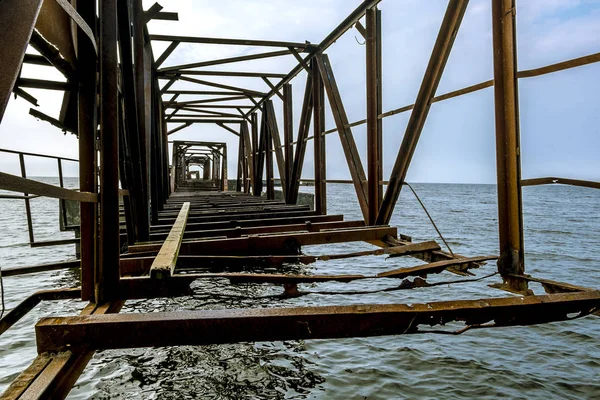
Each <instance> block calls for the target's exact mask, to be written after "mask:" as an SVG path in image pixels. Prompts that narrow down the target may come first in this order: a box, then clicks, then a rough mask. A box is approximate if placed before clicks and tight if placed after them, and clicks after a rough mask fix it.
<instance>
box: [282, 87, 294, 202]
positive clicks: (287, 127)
mask: <svg viewBox="0 0 600 400" xmlns="http://www.w3.org/2000/svg"><path fill="white" fill-rule="evenodd" d="M292 106H293V104H292V85H291V84H289V83H286V84H285V85H283V143H284V153H285V157H284V158H285V184H286V185H287V187H286V188H285V189H286V190H284V192H285V194H286V196H285V197H286V198H285V202H286V203H288V204H289V203H290V188H291V187H292V183H291V179H292V167H293V165H294V146H293V145H292V142H293V141H294V113H293V108H292Z"/></svg>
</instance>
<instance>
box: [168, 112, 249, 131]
mask: <svg viewBox="0 0 600 400" xmlns="http://www.w3.org/2000/svg"><path fill="white" fill-rule="evenodd" d="M179 110H183V111H190V112H192V114H179V116H180V117H192V116H202V115H206V114H208V115H214V116H216V117H232V118H238V117H240V114H233V113H225V112H221V111H210V110H205V109H203V108H193V107H181V108H179ZM236 133H237V132H236Z"/></svg>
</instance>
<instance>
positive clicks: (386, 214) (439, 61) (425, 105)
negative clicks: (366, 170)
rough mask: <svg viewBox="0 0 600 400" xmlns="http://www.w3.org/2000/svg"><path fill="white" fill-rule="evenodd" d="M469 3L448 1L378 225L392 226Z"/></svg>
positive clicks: (459, 0)
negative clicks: (409, 170) (394, 213)
mask: <svg viewBox="0 0 600 400" xmlns="http://www.w3.org/2000/svg"><path fill="white" fill-rule="evenodd" d="M468 4H469V1H468V0H450V1H449V2H448V7H447V8H446V13H445V14H444V19H443V20H442V24H441V26H440V30H439V32H438V35H437V38H436V40H435V44H434V46H433V50H432V51H431V57H430V58H429V63H428V64H427V68H426V69H425V76H423V81H422V82H421V88H420V89H419V93H418V94H417V99H416V100H415V105H414V108H413V111H412V113H411V114H410V119H409V120H408V124H407V126H406V131H405V133H404V137H403V138H402V143H401V144H400V148H399V149H398V155H397V156H396V161H395V162H394V167H393V169H392V172H391V174H390V182H389V184H388V187H387V190H386V192H385V195H384V196H383V200H382V202H381V207H380V208H379V214H378V215H377V220H376V221H375V223H376V224H377V225H387V224H389V223H390V219H391V218H392V213H393V211H394V207H396V202H397V201H398V197H399V196H400V190H401V189H402V185H403V184H404V180H405V179H406V174H407V173H408V168H409V167H410V162H411V160H412V157H413V155H414V153H415V150H416V149H417V144H418V143H419V138H420V137H421V132H422V131H423V127H424V126H425V121H426V120H427V115H428V114H429V109H430V108H431V100H432V99H433V97H434V96H435V92H436V90H437V88H438V85H439V83H440V79H441V78H442V74H443V72H444V68H445V67H446V62H447V61H448V57H449V56H450V51H451V50H452V45H453V44H454V39H455V38H456V35H457V34H458V29H459V28H460V24H461V22H462V19H463V16H464V15H465V11H466V9H467V5H468Z"/></svg>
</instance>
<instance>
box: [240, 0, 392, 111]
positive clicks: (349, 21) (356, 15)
mask: <svg viewBox="0 0 600 400" xmlns="http://www.w3.org/2000/svg"><path fill="white" fill-rule="evenodd" d="M380 1H381V0H364V1H363V2H362V3H361V4H360V5H359V6H358V7H357V8H356V9H355V10H354V11H352V12H351V13H350V15H348V16H347V17H346V18H345V19H344V20H343V21H342V22H341V23H340V24H339V25H338V26H337V27H336V28H335V29H334V30H333V31H331V33H330V34H329V35H327V37H325V39H323V40H322V41H321V43H319V44H318V45H317V46H316V47H314V48H313V49H312V50H310V52H309V54H308V55H307V56H306V57H305V58H304V62H305V63H308V62H309V61H310V60H311V59H312V58H313V57H314V56H316V55H317V54H319V53H322V52H324V51H325V50H327V48H328V47H329V46H331V45H332V44H333V43H335V41H336V40H338V39H339V38H340V36H342V35H343V34H344V33H345V32H346V31H347V30H349V29H352V27H353V26H354V24H356V22H357V21H358V20H359V19H360V18H361V17H362V16H363V15H364V14H365V12H366V10H367V9H369V8H371V7H373V6H376V5H377V4H378V3H379V2H380ZM303 69H304V66H303V65H302V64H300V63H298V65H297V66H296V67H294V68H293V69H292V70H291V71H290V72H289V73H288V74H287V75H286V76H285V77H284V78H283V79H282V80H281V81H280V82H278V83H277V85H275V89H276V90H279V89H281V87H282V86H283V85H285V84H286V83H289V82H290V81H291V80H292V79H294V77H295V76H296V75H298V74H299V73H300V71H302V70H303ZM274 94H275V90H271V91H270V92H269V93H268V94H267V95H266V96H265V97H264V98H263V99H262V100H261V101H259V103H258V105H256V106H255V107H253V108H252V109H250V111H249V112H248V114H251V113H252V112H254V111H256V110H258V109H259V108H260V106H262V104H263V102H264V101H266V100H268V99H270V98H271V97H273V95H274Z"/></svg>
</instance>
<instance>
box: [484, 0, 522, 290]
mask: <svg viewBox="0 0 600 400" xmlns="http://www.w3.org/2000/svg"><path fill="white" fill-rule="evenodd" d="M515 12H516V9H515V1H514V0H496V1H493V2H492V28H493V29H492V32H493V46H494V83H495V84H494V101H495V110H496V163H497V177H498V229H499V238H500V258H499V259H498V271H499V272H500V273H501V274H502V277H503V279H504V283H505V288H506V289H508V290H511V291H516V292H526V291H527V281H524V280H521V279H515V278H511V277H509V276H508V275H509V274H516V275H522V274H523V273H524V272H525V265H524V253H523V211H522V210H523V207H522V199H521V156H520V143H519V98H518V82H517V48H516V26H515Z"/></svg>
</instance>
